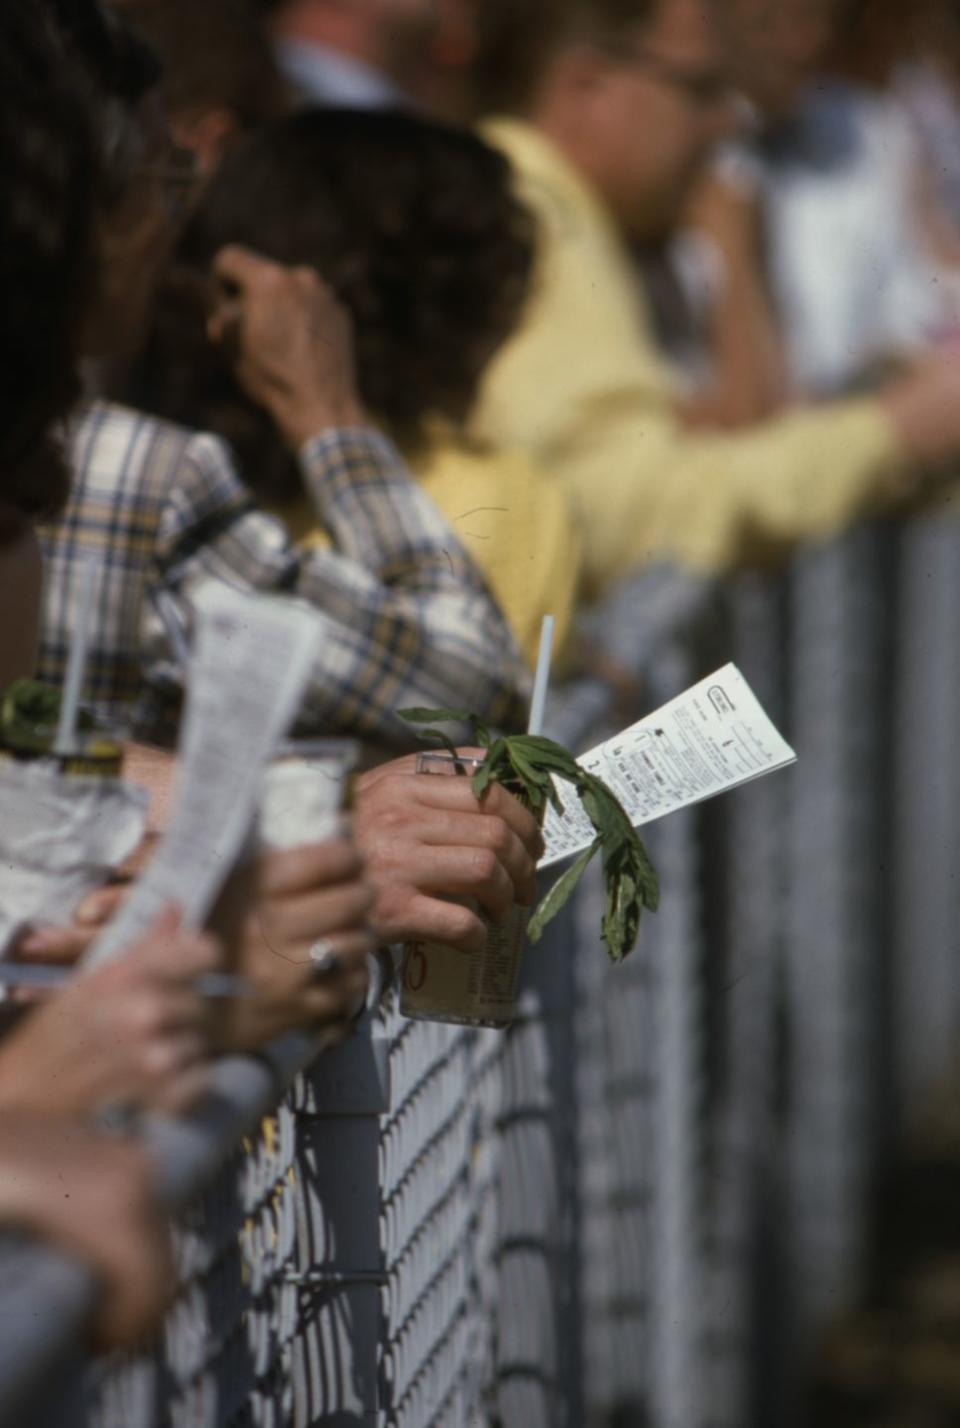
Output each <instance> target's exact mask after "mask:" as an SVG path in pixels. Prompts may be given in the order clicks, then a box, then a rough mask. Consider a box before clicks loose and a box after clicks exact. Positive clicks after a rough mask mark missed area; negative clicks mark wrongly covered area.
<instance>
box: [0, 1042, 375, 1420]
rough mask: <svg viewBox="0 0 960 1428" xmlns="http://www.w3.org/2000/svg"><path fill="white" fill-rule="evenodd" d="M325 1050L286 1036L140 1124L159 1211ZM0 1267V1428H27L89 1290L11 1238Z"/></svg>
mask: <svg viewBox="0 0 960 1428" xmlns="http://www.w3.org/2000/svg"><path fill="white" fill-rule="evenodd" d="M360 1034H363V1033H360ZM324 1045H325V1043H324V1042H323V1040H318V1039H317V1038H315V1037H309V1036H303V1035H290V1036H285V1037H282V1038H281V1039H279V1040H278V1041H276V1042H273V1043H272V1044H271V1045H270V1046H268V1047H266V1048H265V1050H264V1051H263V1052H262V1053H261V1055H259V1056H256V1057H254V1056H249V1057H241V1056H233V1057H227V1058H225V1059H224V1060H222V1061H220V1062H218V1064H217V1065H216V1066H215V1068H214V1070H213V1077H212V1080H213V1084H212V1087H211V1090H210V1093H209V1095H208V1096H207V1097H206V1098H205V1099H204V1101H203V1102H202V1103H201V1104H200V1105H199V1106H198V1107H197V1109H196V1110H195V1111H194V1112H192V1114H190V1115H189V1116H185V1117H184V1118H183V1119H181V1120H173V1119H170V1118H167V1117H159V1116H157V1117H151V1118H149V1120H148V1121H146V1123H145V1124H144V1128H143V1135H144V1139H145V1141H146V1143H147V1144H148V1146H149V1147H150V1149H151V1151H152V1152H153V1153H154V1155H155V1158H156V1161H157V1186H158V1193H159V1197H160V1200H161V1203H162V1204H163V1205H164V1206H165V1207H166V1208H167V1209H169V1210H170V1211H172V1212H174V1211H178V1210H181V1209H183V1208H184V1206H186V1205H187V1204H188V1203H189V1202H190V1201H191V1200H192V1199H193V1198H194V1197H195V1196H196V1195H197V1194H198V1193H199V1192H200V1190H202V1189H203V1188H204V1186H205V1185H206V1184H208V1183H209V1181H210V1180H211V1179H212V1178H213V1176H214V1175H215V1174H216V1171H217V1169H218V1168H219V1166H220V1165H221V1164H222V1162H223V1161H224V1159H225V1158H226V1157H227V1156H228V1155H229V1154H230V1152H231V1151H232V1150H233V1149H234V1148H235V1147H236V1145H237V1143H238V1141H239V1140H240V1139H241V1137H242V1136H244V1135H245V1134H246V1133H247V1132H248V1131H250V1130H252V1129H253V1128H255V1127H256V1126H257V1124H258V1123H259V1121H260V1120H261V1118H262V1117H263V1116H264V1115H266V1114H267V1113H269V1112H270V1111H271V1110H273V1109H274V1107H275V1106H276V1104H277V1102H278V1101H279V1100H280V1098H281V1096H282V1095H283V1093H284V1091H285V1090H286V1089H287V1087H288V1086H289V1085H290V1083H291V1082H292V1081H293V1079H294V1077H295V1076H296V1075H298V1073H299V1072H301V1071H303V1070H305V1069H306V1067H308V1066H309V1065H310V1064H311V1062H313V1061H315V1060H316V1058H317V1056H318V1055H319V1054H320V1053H321V1052H322V1051H323V1049H324ZM0 1265H2V1273H0V1424H3V1425H4V1428H19V1425H20V1424H25V1423H26V1422H27V1421H28V1420H27V1419H26V1418H24V1417H23V1416H22V1415H23V1413H24V1409H25V1407H26V1405H27V1404H29V1402H30V1400H31V1399H32V1398H33V1397H34V1396H35V1395H36V1394H37V1393H38V1392H39V1391H40V1390H41V1388H42V1387H43V1386H44V1385H45V1384H47V1383H49V1379H50V1375H51V1372H52V1371H54V1370H55V1369H56V1368H57V1366H58V1365H59V1364H60V1363H61V1362H62V1361H63V1360H64V1359H65V1358H66V1357H68V1356H69V1354H70V1353H71V1352H72V1351H73V1350H75V1349H76V1348H77V1347H78V1346H79V1345H80V1343H81V1342H82V1337H83V1332H84V1329H85V1326H86V1324H87V1322H88V1321H89V1318H90V1314H91V1312H92V1310H93V1306H94V1303H95V1301H96V1295H97V1285H96V1280H95V1277H94V1275H93V1274H91V1273H90V1271H89V1270H88V1269H86V1268H85V1267H84V1266H83V1265H82V1264H80V1263H79V1262H78V1261H77V1260H75V1259H73V1258H72V1257H71V1256H69V1255H67V1254H63V1253H60V1252H59V1251H57V1250H55V1249H52V1248H50V1247H49V1246H48V1245H44V1244H40V1243H37V1242H35V1241H31V1240H28V1239H26V1238H25V1237H21V1236H17V1235H12V1234H11V1235H9V1236H7V1237H6V1239H5V1242H3V1244H2V1249H0Z"/></svg>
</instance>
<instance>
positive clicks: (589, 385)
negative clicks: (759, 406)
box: [475, 186, 901, 593]
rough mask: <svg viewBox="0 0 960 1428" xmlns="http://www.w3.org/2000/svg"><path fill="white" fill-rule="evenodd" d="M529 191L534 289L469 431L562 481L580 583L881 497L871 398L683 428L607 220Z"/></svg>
mask: <svg viewBox="0 0 960 1428" xmlns="http://www.w3.org/2000/svg"><path fill="white" fill-rule="evenodd" d="M564 197H566V195H564ZM527 198H528V200H529V201H530V202H531V203H532V204H533V205H534V207H535V208H536V209H537V211H538V215H539V218H540V228H541V251H540V254H539V263H538V275H537V279H536V288H535V294H534V297H533V300H532V302H531V304H530V307H529V310H528V313H527V316H526V319H525V322H524V324H523V326H522V328H521V330H520V331H519V333H518V334H517V335H516V336H515V337H514V338H513V339H511V341H510V342H509V343H508V344H507V346H506V348H505V349H504V350H503V351H502V353H501V354H500V355H499V356H498V357H497V359H496V360H495V362H494V364H493V366H492V367H491V369H490V371H489V372H488V374H487V376H486V379H485V384H484V390H483V393H482V397H481V401H480V404H479V407H478V411H477V413H476V418H475V429H476V430H477V431H478V433H479V434H480V435H482V436H484V437H486V438H488V439H489V440H491V441H492V442H494V443H495V444H498V445H502V446H512V447H519V448H522V449H525V450H526V451H527V452H528V453H529V454H531V455H532V456H533V457H534V458H535V460H536V461H537V463H538V464H539V466H540V467H541V468H542V469H544V470H545V471H547V472H549V473H551V474H552V475H553V476H554V477H555V478H557V479H558V480H560V481H561V483H562V484H563V485H564V487H565V489H566V491H567V494H568V496H569V497H570V499H571V502H572V504H573V506H574V508H575V511H576V513H577V514H578V515H579V518H580V521H581V530H582V536H583V541H584V565H585V575H586V581H587V584H588V586H589V588H590V591H591V593H595V592H596V591H597V590H598V589H601V588H602V587H603V586H604V585H606V584H608V583H609V582H610V581H613V580H616V579H618V578H620V577H621V576H623V575H625V574H626V573H627V572H628V571H630V570H632V569H635V568H636V567H637V566H638V565H641V564H645V563H647V562H649V561H652V560H655V559H658V558H663V557H671V558H673V559H676V560H678V561H680V562H681V563H684V564H686V565H689V566H691V567H693V568H695V569H697V570H699V571H706V572H715V571H722V570H724V569H728V568H730V567H733V566H739V565H743V564H748V563H755V562H762V561H765V560H769V559H770V558H771V557H772V556H774V555H776V554H778V553H780V552H782V551H783V550H784V548H786V547H789V545H790V544H792V543H794V542H796V541H798V540H803V539H812V538H818V537H826V536H829V535H831V534H833V533H835V532H837V531H839V530H840V529H841V528H842V527H843V526H845V525H846V524H847V523H848V522H849V521H851V520H852V519H854V518H855V517H856V516H858V515H861V514H865V513H867V512H869V511H871V510H872V509H874V508H878V507H880V506H882V505H883V504H884V503H885V502H886V500H887V499H888V498H889V495H890V493H891V491H892V489H893V481H894V478H895V476H896V474H897V470H898V467H899V466H900V464H901V463H900V457H899V452H898V448H897V442H896V437H895V434H894V431H893V428H892V426H891V424H890V423H889V422H888V420H887V418H886V416H885V414H884V412H883V409H882V407H881V406H880V405H879V404H878V403H875V402H871V401H856V402H849V403H837V404H835V405H831V406H825V407H821V408H819V409H814V408H808V409H806V410H804V409H799V410H797V411H795V412H792V413H790V414H789V415H786V416H784V417H781V418H777V419H775V420H773V421H771V422H770V423H768V424H766V425H765V426H763V427H760V428H753V429H752V430H750V431H744V432H735V433H718V434H714V433H697V432H690V431H688V430H686V429H685V428H684V427H682V426H681V424H680V423H679V422H678V421H677V419H676V417H675V415H674V391H673V387H672V382H671V378H670V375H669V373H668V371H667V370H666V368H665V367H664V365H663V363H662V362H661V361H660V358H659V356H658V354H657V352H656V349H655V346H654V342H653V340H652V337H651V336H650V333H649V323H648V319H647V316H646V312H645V308H644V303H643V298H642V295H641V293H640V291H639V286H638V284H637V283H636V282H635V280H634V277H633V273H632V270H631V267H630V264H629V259H628V257H627V255H626V254H625V252H624V250H623V248H622V246H621V245H620V243H619V241H618V240H617V239H616V238H615V235H614V234H613V232H612V230H611V229H608V228H607V227H605V226H604V224H603V222H602V221H598V220H597V219H596V217H595V215H594V214H592V213H591V212H589V211H587V210H586V209H584V210H583V211H580V210H579V209H578V208H577V207H576V205H574V204H569V203H567V204H566V206H563V205H562V204H561V203H558V201H557V195H556V193H550V194H546V192H545V190H544V189H543V188H542V187H538V186H533V187H532V188H530V189H529V190H528V191H527Z"/></svg>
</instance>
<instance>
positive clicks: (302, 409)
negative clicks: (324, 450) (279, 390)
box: [274, 397, 369, 452]
mask: <svg viewBox="0 0 960 1428" xmlns="http://www.w3.org/2000/svg"><path fill="white" fill-rule="evenodd" d="M274 419H275V421H276V423H277V426H278V427H279V428H280V432H281V435H282V436H283V438H284V440H285V441H286V443H287V445H288V446H289V447H290V448H291V450H292V451H295V452H296V451H301V450H302V449H303V447H304V446H306V444H307V442H309V441H313V440H315V439H316V438H317V437H318V436H323V435H325V434H326V433H327V432H330V431H343V430H345V429H347V428H350V427H358V426H368V425H369V422H368V419H367V416H366V413H365V412H364V410H363V407H362V406H361V405H360V402H359V401H358V400H357V399H356V398H353V397H344V398H342V399H340V400H338V401H333V400H331V401H325V402H312V403H310V404H309V405H307V404H303V405H299V404H298V405H297V406H295V407H287V408H286V409H285V410H283V411H277V412H275V413H274Z"/></svg>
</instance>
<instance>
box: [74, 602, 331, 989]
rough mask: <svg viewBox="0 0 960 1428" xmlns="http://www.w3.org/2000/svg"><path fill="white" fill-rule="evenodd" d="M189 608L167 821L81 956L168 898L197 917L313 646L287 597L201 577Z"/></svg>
mask: <svg viewBox="0 0 960 1428" xmlns="http://www.w3.org/2000/svg"><path fill="white" fill-rule="evenodd" d="M195 613H196V623H195V639H194V648H193V653H192V655H191V659H190V665H189V671H188V672H189V678H188V685H187V704H186V710H185V715H184V726H183V734H182V737H181V741H180V766H179V774H178V780H177V792H176V798H175V802H174V808H173V813H172V816H171V819H170V825H169V828H168V830H167V832H166V834H165V835H164V838H163V840H162V842H161V844H160V846H159V848H158V849H157V851H156V852H155V854H154V855H153V857H152V858H151V860H150V864H149V866H148V868H147V871H146V872H145V874H144V875H143V877H141V878H140V879H139V880H138V882H137V884H136V888H135V891H134V892H133V894H132V895H131V897H130V898H129V900H128V902H127V903H126V904H125V906H124V907H123V909H122V911H121V912H120V913H119V915H118V916H117V917H116V918H115V919H114V921H113V922H112V923H111V924H110V926H109V927H108V928H107V929H106V931H105V933H104V935H103V936H102V937H101V938H100V939H99V941H98V942H97V943H96V945H95V946H94V947H93V948H92V949H91V951H90V952H89V953H88V955H87V957H86V959H85V965H86V966H97V965H99V964H100V963H101V962H104V961H106V960H108V959H109V958H111V957H115V956H117V955H118V954H119V953H121V952H123V951H124V950H125V948H127V947H128V946H129V945H130V943H131V942H132V941H134V940H136V939H137V938H138V937H140V936H142V934H143V933H144V932H145V931H146V929H147V928H148V927H149V926H150V924H151V923H152V922H153V921H154V920H155V919H156V917H157V916H158V915H159V913H160V912H162V910H163V909H164V908H165V907H167V906H168V905H169V904H170V903H171V902H175V903H177V904H178V905H179V906H180V907H181V908H182V909H183V912H184V921H185V923H186V924H187V925H188V926H191V927H196V926H199V925H200V924H202V922H203V921H204V919H205V918H206V916H207V914H208V912H209V911H210V908H211V907H212V906H213V903H214V901H215V900H216V897H217V894H218V892H219V891H220V887H221V885H222V883H223V881H224V879H225V878H226V876H227V874H228V873H229V872H230V870H231V868H232V867H233V865H234V862H235V861H236V859H237V856H238V854H239V853H240V851H241V849H242V847H243V845H244V843H245V841H246V839H247V838H248V836H249V833H250V827H251V823H252V820H253V817H254V814H255V811H256V807H257V804H258V802H259V799H260V792H261V784H262V780H263V771H264V767H265V765H266V763H267V761H268V760H269V759H270V758H272V756H273V754H274V752H275V750H276V747H277V744H278V741H279V740H280V738H281V737H282V736H283V735H284V734H285V733H286V731H287V729H288V727H289V726H290V724H291V723H292V721H293V718H294V716H295V714H296V711H297V708H298V707H299V704H300V700H301V697H302V695H303V692H304V689H305V688H306V685H307V681H308V680H309V677H310V671H311V668H312V665H313V662H314V659H315V658H316V655H317V650H318V646H319V643H320V639H321V635H322V627H323V621H322V618H320V617H318V615H317V612H316V611H314V610H310V609H308V608H307V607H306V606H300V605H297V604H295V603H294V602H293V601H291V600H281V599H271V598H270V597H267V596H257V595H246V594H241V593H240V592H238V591H234V590H230V589H228V588H227V587H226V586H218V587H216V588H214V587H208V588H207V589H205V590H204V591H203V592H202V593H201V594H200V595H199V596H198V597H197V598H196V602H195Z"/></svg>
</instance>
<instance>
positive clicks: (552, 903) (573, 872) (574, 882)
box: [527, 838, 600, 943]
mask: <svg viewBox="0 0 960 1428" xmlns="http://www.w3.org/2000/svg"><path fill="white" fill-rule="evenodd" d="M599 847H600V840H599V838H598V839H596V840H595V841H594V842H593V843H591V844H590V847H589V848H585V849H584V851H583V852H582V853H581V854H580V856H579V858H577V859H576V861H575V862H573V863H571V864H570V866H569V868H568V869H567V871H566V872H565V873H564V874H563V876H562V877H559V878H557V881H556V882H555V883H554V885H553V887H552V888H551V889H550V891H549V892H548V893H546V894H545V895H544V896H543V897H542V898H541V900H540V904H539V906H538V907H537V910H536V912H535V913H534V914H533V916H532V917H531V919H530V925H529V927H528V928H527V937H528V938H529V940H530V941H531V942H534V943H536V942H539V941H540V938H541V937H542V936H543V933H544V929H545V928H546V926H547V924H548V923H550V922H552V921H553V919H554V918H555V917H556V915H557V913H558V912H562V911H563V909H564V908H565V907H566V905H567V903H568V902H569V901H570V899H571V897H572V896H573V894H574V893H575V892H576V890H577V886H578V884H579V882H580V879H581V878H582V877H583V875H584V873H585V872H586V870H587V868H588V867H589V865H590V864H591V863H592V862H593V859H594V857H595V855H596V853H597V850H598V848H599Z"/></svg>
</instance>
